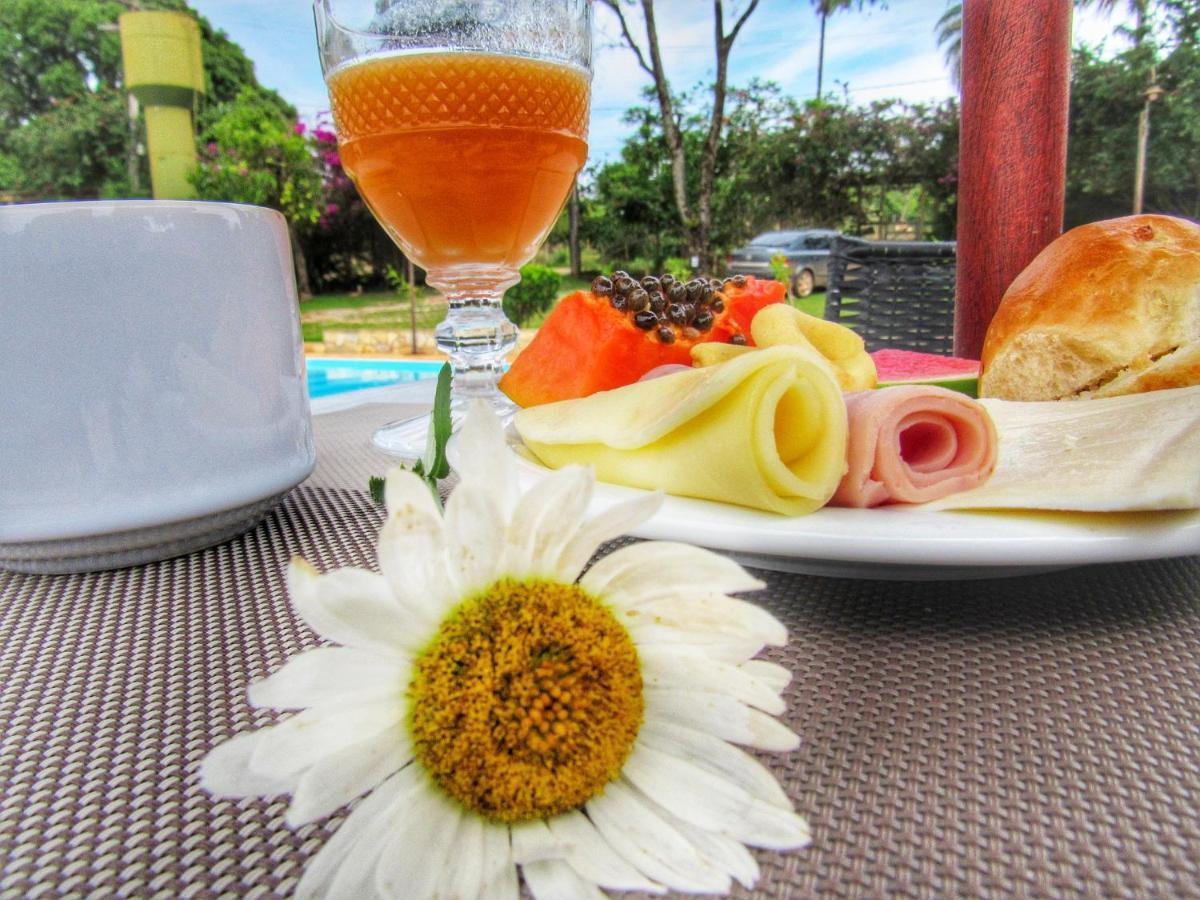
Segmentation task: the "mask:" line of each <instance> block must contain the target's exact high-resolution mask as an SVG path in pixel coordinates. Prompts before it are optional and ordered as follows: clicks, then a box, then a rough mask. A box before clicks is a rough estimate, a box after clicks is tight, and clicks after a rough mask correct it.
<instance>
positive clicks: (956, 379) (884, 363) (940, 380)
mask: <svg viewBox="0 0 1200 900" xmlns="http://www.w3.org/2000/svg"><path fill="white" fill-rule="evenodd" d="M871 359H872V360H873V361H874V362H875V366H876V369H877V370H878V372H879V382H878V386H879V387H889V386H892V385H897V384H931V385H935V386H937V387H943V388H947V389H948V390H952V391H958V392H959V393H960V394H966V395H967V396H968V397H977V396H978V394H979V362H978V361H977V360H973V359H961V358H959V357H955V356H942V355H940V354H937V353H924V352H921V351H917V350H900V349H898V348H894V347H885V348H882V349H880V350H875V351H874V352H872V353H871Z"/></svg>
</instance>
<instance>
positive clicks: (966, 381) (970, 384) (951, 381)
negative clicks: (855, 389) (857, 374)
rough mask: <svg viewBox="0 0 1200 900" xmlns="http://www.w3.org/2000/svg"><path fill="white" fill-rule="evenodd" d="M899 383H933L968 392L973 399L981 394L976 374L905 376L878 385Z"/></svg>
mask: <svg viewBox="0 0 1200 900" xmlns="http://www.w3.org/2000/svg"><path fill="white" fill-rule="evenodd" d="M898 384H931V385H933V386H935V387H943V388H946V389H947V390H951V391H958V393H960V394H966V395H967V396H968V397H971V398H972V399H975V398H978V396H979V377H978V376H975V375H972V376H969V377H964V378H903V379H899V380H897V381H881V382H879V383H878V384H877V385H876V387H877V388H884V387H893V386H895V385H898Z"/></svg>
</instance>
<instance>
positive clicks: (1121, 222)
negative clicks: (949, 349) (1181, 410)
mask: <svg viewBox="0 0 1200 900" xmlns="http://www.w3.org/2000/svg"><path fill="white" fill-rule="evenodd" d="M1197 341H1200V225H1197V224H1195V223H1193V222H1189V221H1187V220H1186V219H1178V218H1173V217H1171V216H1158V215H1142V216H1127V217H1125V218H1120V219H1110V220H1108V221H1104V222H1093V223H1091V224H1088V225H1082V226H1080V227H1078V228H1074V229H1072V230H1071V231H1068V232H1067V233H1065V234H1063V235H1062V236H1061V237H1059V238H1058V239H1057V240H1055V241H1054V242H1053V243H1051V244H1050V245H1049V246H1048V247H1046V248H1045V249H1044V250H1043V251H1042V252H1041V253H1039V254H1038V255H1037V257H1036V258H1035V259H1034V260H1033V262H1031V263H1030V264H1029V265H1028V266H1027V267H1026V268H1025V270H1024V271H1023V272H1022V273H1021V274H1020V275H1019V276H1017V278H1016V280H1015V281H1013V283H1012V284H1011V285H1010V286H1009V289H1008V290H1007V291H1006V292H1005V294H1004V297H1003V298H1002V299H1001V301H1000V305H999V307H998V309H997V311H996V315H995V317H994V318H993V319H992V322H991V324H990V325H989V327H988V331H987V335H986V337H985V339H984V344H983V352H982V354H981V366H982V371H981V374H980V379H979V388H980V396H982V397H998V398H1001V399H1007V400H1057V399H1063V398H1067V397H1073V396H1078V395H1081V394H1085V393H1090V392H1093V391H1097V390H1102V389H1103V388H1104V386H1105V385H1106V384H1108V382H1110V381H1112V380H1114V379H1118V380H1120V381H1121V383H1122V384H1126V385H1128V386H1129V387H1128V391H1127V392H1136V391H1140V390H1149V389H1151V386H1152V385H1153V386H1154V387H1182V386H1185V385H1187V384H1195V383H1197V382H1196V380H1195V379H1196V372H1195V367H1194V366H1191V365H1185V366H1179V367H1176V368H1175V370H1173V371H1172V372H1171V373H1170V374H1169V375H1168V373H1166V372H1161V373H1158V377H1155V378H1146V379H1137V378H1127V377H1126V378H1123V379H1122V378H1121V376H1122V375H1128V374H1129V373H1130V372H1135V373H1136V372H1139V371H1141V370H1143V369H1148V368H1150V367H1151V366H1152V364H1153V363H1154V362H1155V361H1156V360H1158V359H1160V358H1162V357H1164V356H1167V355H1170V354H1173V353H1174V352H1176V351H1178V350H1179V349H1181V348H1184V347H1187V346H1188V345H1190V344H1192V343H1193V342H1197ZM1122 392H1126V391H1122Z"/></svg>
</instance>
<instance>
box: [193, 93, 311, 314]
mask: <svg viewBox="0 0 1200 900" xmlns="http://www.w3.org/2000/svg"><path fill="white" fill-rule="evenodd" d="M201 139H202V140H203V141H205V142H207V143H206V147H205V151H204V154H203V157H202V159H201V161H200V163H199V164H198V165H197V167H196V169H195V171H194V172H193V174H192V178H191V181H192V184H193V185H194V186H195V188H196V193H197V195H198V196H199V197H200V198H201V199H206V200H227V201H234V202H238V203H250V204H253V205H255V206H269V207H271V208H272V209H277V210H279V211H280V212H281V213H283V215H284V217H285V218H286V219H287V221H288V225H289V226H290V228H289V230H290V232H291V234H292V252H293V254H294V255H295V256H296V274H297V279H298V281H299V287H300V292H301V294H302V295H305V296H307V295H310V294H311V293H312V291H311V288H310V285H309V279H308V268H307V265H306V263H305V260H304V255H303V249H302V247H301V245H300V242H299V237H298V235H299V233H301V232H303V231H306V230H307V229H309V228H311V227H312V226H314V225H316V224H317V221H318V220H319V218H320V215H321V210H322V204H321V201H322V195H323V194H322V192H323V185H322V173H321V171H320V169H319V168H318V165H317V161H316V159H315V157H314V153H313V148H312V146H311V144H310V142H309V140H308V139H307V138H306V137H305V136H304V134H303V133H302V131H301V130H300V129H298V128H296V127H295V126H294V122H293V121H291V120H290V118H285V117H283V116H281V115H280V114H279V110H278V108H277V107H276V104H275V103H274V101H273V100H272V98H271V97H270V96H269V95H265V94H264V93H263V92H262V91H261V90H259V89H258V88H254V87H245V88H243V89H242V91H241V93H239V94H238V95H237V97H236V98H235V99H234V100H232V101H229V102H227V103H222V104H219V105H218V106H217V107H216V109H215V110H214V115H213V118H212V123H211V124H210V125H209V126H208V128H207V129H205V131H204V133H203V134H202V135H201Z"/></svg>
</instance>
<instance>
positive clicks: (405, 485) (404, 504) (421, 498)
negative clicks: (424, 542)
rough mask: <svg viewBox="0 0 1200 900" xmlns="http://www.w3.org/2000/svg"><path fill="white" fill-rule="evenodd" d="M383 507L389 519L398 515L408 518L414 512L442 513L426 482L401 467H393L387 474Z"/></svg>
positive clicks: (384, 484)
mask: <svg viewBox="0 0 1200 900" xmlns="http://www.w3.org/2000/svg"><path fill="white" fill-rule="evenodd" d="M383 506H384V509H386V510H387V514H388V517H389V518H391V517H392V516H394V515H397V514H399V515H405V516H407V515H409V514H410V513H411V512H414V511H419V512H421V513H423V514H429V513H433V514H440V513H441V510H439V509H438V505H437V501H436V500H434V498H433V493H432V492H431V491H430V490H429V485H428V484H426V483H425V480H424V479H423V478H421V477H419V476H418V475H416V473H414V472H409V471H408V470H406V469H403V468H401V467H400V466H393V467H392V468H391V469H389V470H388V472H387V478H386V480H385V481H384V483H383Z"/></svg>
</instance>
